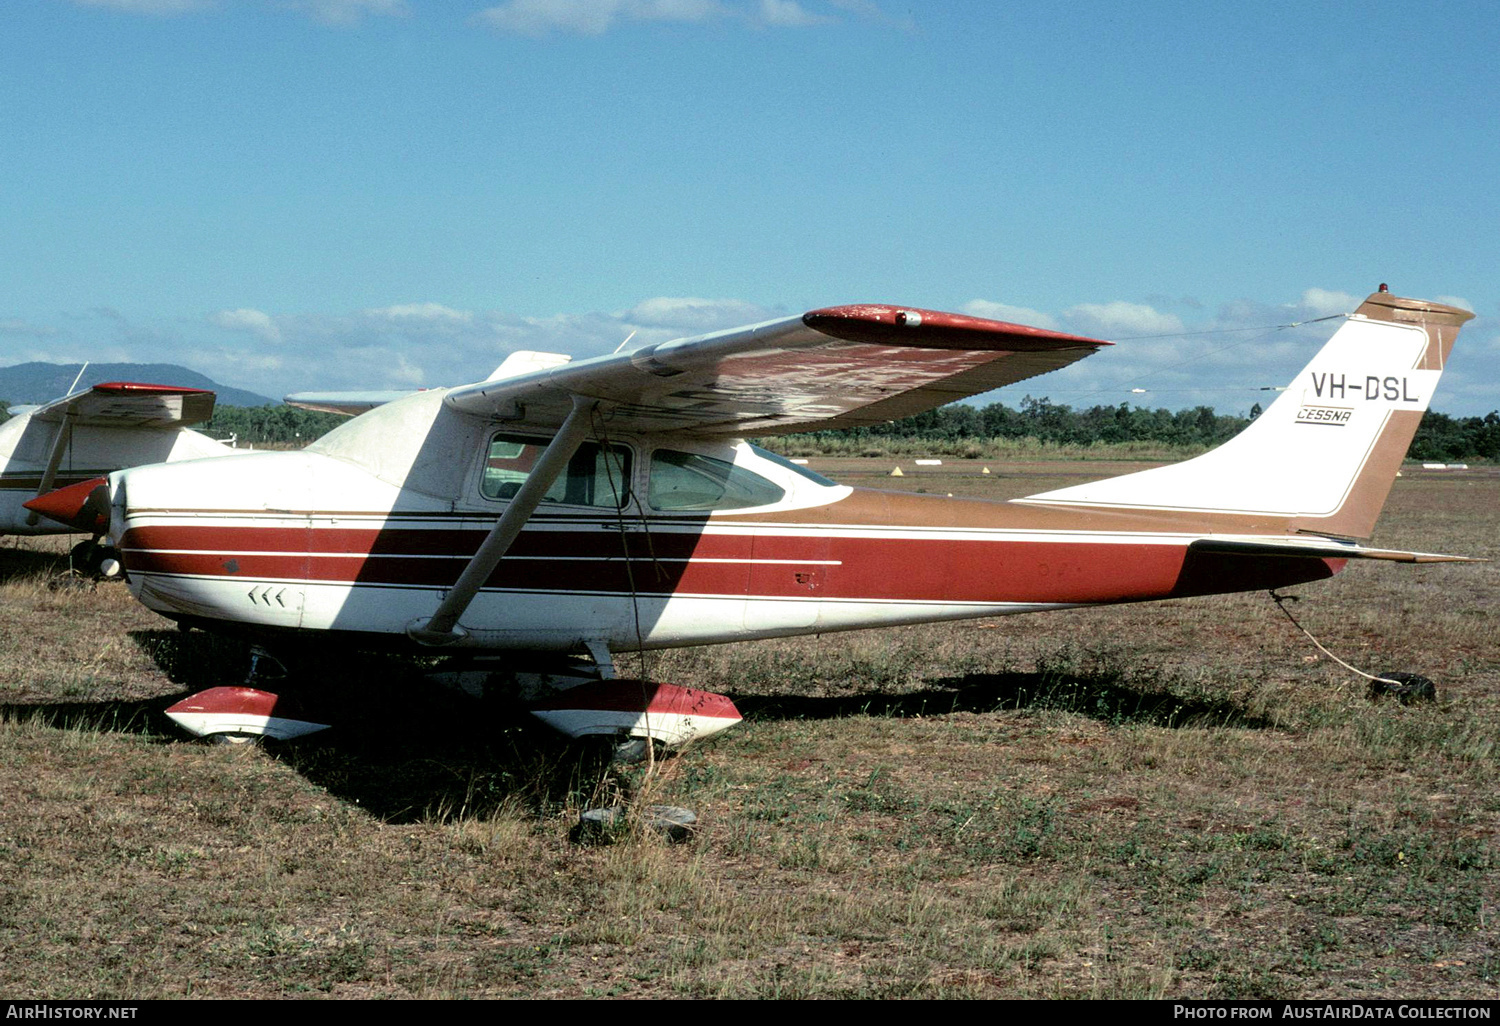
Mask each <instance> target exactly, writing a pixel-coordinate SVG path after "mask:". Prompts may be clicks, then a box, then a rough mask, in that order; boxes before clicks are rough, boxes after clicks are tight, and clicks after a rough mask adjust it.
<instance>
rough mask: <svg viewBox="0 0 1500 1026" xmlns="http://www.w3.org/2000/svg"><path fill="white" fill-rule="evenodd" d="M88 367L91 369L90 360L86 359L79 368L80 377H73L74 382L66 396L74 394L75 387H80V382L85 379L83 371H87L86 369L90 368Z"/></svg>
mask: <svg viewBox="0 0 1500 1026" xmlns="http://www.w3.org/2000/svg"><path fill="white" fill-rule="evenodd" d="M88 369H89V361H87V360H85V361H84V362H83V366H82V367H79V368H78V377H76V378H74V379H73V383H72V384H71V385H69V386H68V391H67V392H66V393H65V394H64V398H66V397H67V396H70V395H72V394H73V389H75V388H77V387H78V383H79V382H80V381H82V380H83V372H84V371H86V370H88Z"/></svg>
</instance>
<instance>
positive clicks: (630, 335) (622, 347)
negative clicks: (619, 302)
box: [610, 328, 640, 356]
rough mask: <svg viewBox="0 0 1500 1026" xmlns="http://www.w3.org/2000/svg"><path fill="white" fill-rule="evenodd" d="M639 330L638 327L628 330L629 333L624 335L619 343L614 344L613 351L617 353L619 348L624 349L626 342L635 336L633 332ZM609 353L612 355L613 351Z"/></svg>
mask: <svg viewBox="0 0 1500 1026" xmlns="http://www.w3.org/2000/svg"><path fill="white" fill-rule="evenodd" d="M639 330H640V329H639V328H632V329H631V331H630V334H629V335H626V336H625V341H624V342H621V343H620V344H619V345H617V346H615V353H618V352H619V351H620V350H621V349H624V348H625V345H626V343H628V342H629V341H630V340H631V339H633V338H635V333H636V332H637V331H639ZM610 355H611V356H613V355H614V353H611V354H610Z"/></svg>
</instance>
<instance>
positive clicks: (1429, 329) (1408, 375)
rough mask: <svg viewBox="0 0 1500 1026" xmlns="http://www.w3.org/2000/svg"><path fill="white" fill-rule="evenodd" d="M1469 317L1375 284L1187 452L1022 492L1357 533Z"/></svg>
mask: <svg viewBox="0 0 1500 1026" xmlns="http://www.w3.org/2000/svg"><path fill="white" fill-rule="evenodd" d="M1473 316H1474V315H1473V314H1471V313H1469V312H1468V311H1466V310H1460V309H1458V308H1456V307H1450V306H1440V305H1438V304H1435V303H1427V302H1424V301H1421V300H1411V299H1400V298H1397V297H1395V296H1392V295H1390V294H1389V293H1387V292H1383V291H1382V292H1376V293H1375V294H1373V295H1371V296H1370V297H1369V298H1368V299H1366V300H1365V302H1364V303H1363V304H1362V305H1361V306H1360V308H1359V309H1358V311H1356V312H1355V313H1353V314H1351V315H1349V317H1348V319H1347V320H1346V321H1345V322H1344V324H1343V325H1342V326H1341V327H1340V328H1339V329H1338V331H1336V332H1335V333H1334V335H1333V337H1332V338H1331V339H1329V340H1328V342H1327V343H1326V344H1325V345H1324V346H1323V348H1322V349H1321V350H1320V351H1319V352H1318V354H1317V355H1316V356H1314V357H1313V359H1312V362H1311V363H1309V364H1308V365H1307V366H1306V367H1304V368H1303V370H1302V372H1301V373H1300V374H1298V375H1297V377H1296V378H1295V379H1293V381H1292V383H1291V385H1290V386H1289V387H1288V388H1287V390H1286V391H1285V392H1283V393H1282V394H1281V395H1280V396H1279V397H1278V398H1277V399H1276V401H1275V402H1274V403H1272V404H1271V406H1270V407H1269V408H1268V409H1267V410H1266V411H1265V412H1264V413H1262V414H1261V415H1260V417H1258V418H1257V419H1256V420H1255V421H1254V422H1253V423H1252V424H1251V425H1250V426H1249V427H1247V428H1246V429H1245V430H1244V431H1242V432H1241V433H1240V434H1239V435H1236V436H1235V437H1234V438H1232V439H1230V440H1229V441H1228V442H1226V443H1225V444H1224V445H1222V446H1220V447H1219V448H1217V449H1215V450H1213V451H1212V452H1208V453H1205V454H1204V455H1202V456H1199V457H1197V458H1195V459H1191V460H1187V461H1186V462H1183V463H1177V464H1173V465H1171V466H1166V467H1159V468H1157V469H1154V470H1146V471H1142V472H1140V473H1137V474H1127V475H1125V476H1124V477H1116V478H1110V479H1108V480H1105V481H1096V482H1094V483H1092V484H1085V485H1077V486H1075V487H1072V488H1062V489H1059V490H1057V491H1052V492H1043V493H1041V494H1039V495H1033V496H1030V497H1029V498H1027V499H1025V500H1023V501H1026V502H1037V503H1046V504H1057V505H1068V506H1093V507H1101V506H1102V507H1110V508H1117V509H1134V510H1161V511H1171V512H1177V513H1197V514H1230V515H1237V516H1252V517H1258V518H1259V517H1264V518H1275V519H1285V520H1286V521H1288V524H1287V528H1288V530H1297V531H1312V532H1316V533H1320V534H1330V535H1338V536H1344V537H1353V538H1367V537H1369V535H1370V533H1371V532H1372V531H1373V530H1374V527H1375V518H1376V517H1377V516H1378V515H1379V512H1380V507H1381V506H1382V505H1383V504H1384V502H1385V498H1386V495H1387V494H1388V493H1389V491H1390V488H1391V484H1392V482H1393V481H1394V479H1395V477H1396V472H1397V470H1398V469H1399V467H1400V465H1401V461H1402V459H1403V458H1404V457H1405V455H1406V450H1407V448H1408V447H1409V446H1410V444H1411V439H1412V436H1413V435H1414V434H1415V433H1416V429H1417V425H1418V423H1419V422H1420V421H1421V418H1422V413H1423V411H1425V410H1426V409H1427V404H1428V402H1429V400H1430V399H1431V397H1432V393H1433V389H1435V388H1436V387H1437V383H1438V378H1439V377H1440V376H1441V375H1442V371H1443V367H1444V365H1445V363H1446V361H1447V358H1448V353H1449V351H1450V350H1451V349H1452V347H1453V340H1454V338H1455V337H1456V336H1457V335H1458V329H1459V327H1460V326H1462V325H1463V323H1464V322H1465V321H1467V320H1469V319H1470V318H1471V317H1473Z"/></svg>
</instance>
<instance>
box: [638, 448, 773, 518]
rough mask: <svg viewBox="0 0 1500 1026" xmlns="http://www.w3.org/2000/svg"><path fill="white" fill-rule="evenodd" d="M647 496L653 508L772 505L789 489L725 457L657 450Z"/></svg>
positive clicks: (687, 508) (714, 507) (743, 507)
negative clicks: (726, 459) (718, 458)
mask: <svg viewBox="0 0 1500 1026" xmlns="http://www.w3.org/2000/svg"><path fill="white" fill-rule="evenodd" d="M646 496H647V501H649V502H650V503H651V508H652V509H659V510H698V511H702V510H715V509H745V508H747V507H750V506H769V505H771V504H772V503H776V502H780V501H781V500H782V499H783V498H785V497H786V491H785V490H784V489H783V488H782V487H781V486H780V485H777V484H774V483H772V482H770V481H767V480H766V479H765V478H763V477H761V476H760V475H759V474H755V473H752V472H750V471H748V470H746V469H745V468H744V467H737V466H735V465H734V464H733V463H729V462H727V461H725V460H716V459H714V458H713V457H712V456H700V455H699V454H697V453H694V452H678V451H677V450H675V449H657V450H656V451H655V452H654V453H652V454H651V480H650V482H649V483H648V485H647V490H646Z"/></svg>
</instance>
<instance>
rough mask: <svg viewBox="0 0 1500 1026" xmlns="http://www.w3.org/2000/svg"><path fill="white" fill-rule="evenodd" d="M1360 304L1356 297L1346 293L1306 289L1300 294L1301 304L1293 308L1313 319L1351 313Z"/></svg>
mask: <svg viewBox="0 0 1500 1026" xmlns="http://www.w3.org/2000/svg"><path fill="white" fill-rule="evenodd" d="M1360 302H1361V300H1360V298H1359V297H1358V296H1351V295H1350V294H1349V293H1347V292H1332V291H1329V290H1328V289H1308V290H1307V291H1306V292H1304V293H1302V302H1301V303H1300V304H1297V305H1296V306H1295V307H1293V308H1294V309H1298V308H1300V309H1301V310H1304V311H1306V312H1307V313H1308V314H1311V315H1312V316H1314V317H1327V316H1329V315H1331V314H1341V313H1353V312H1354V311H1355V309H1356V308H1357V307H1358V306H1359V304H1360Z"/></svg>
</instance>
